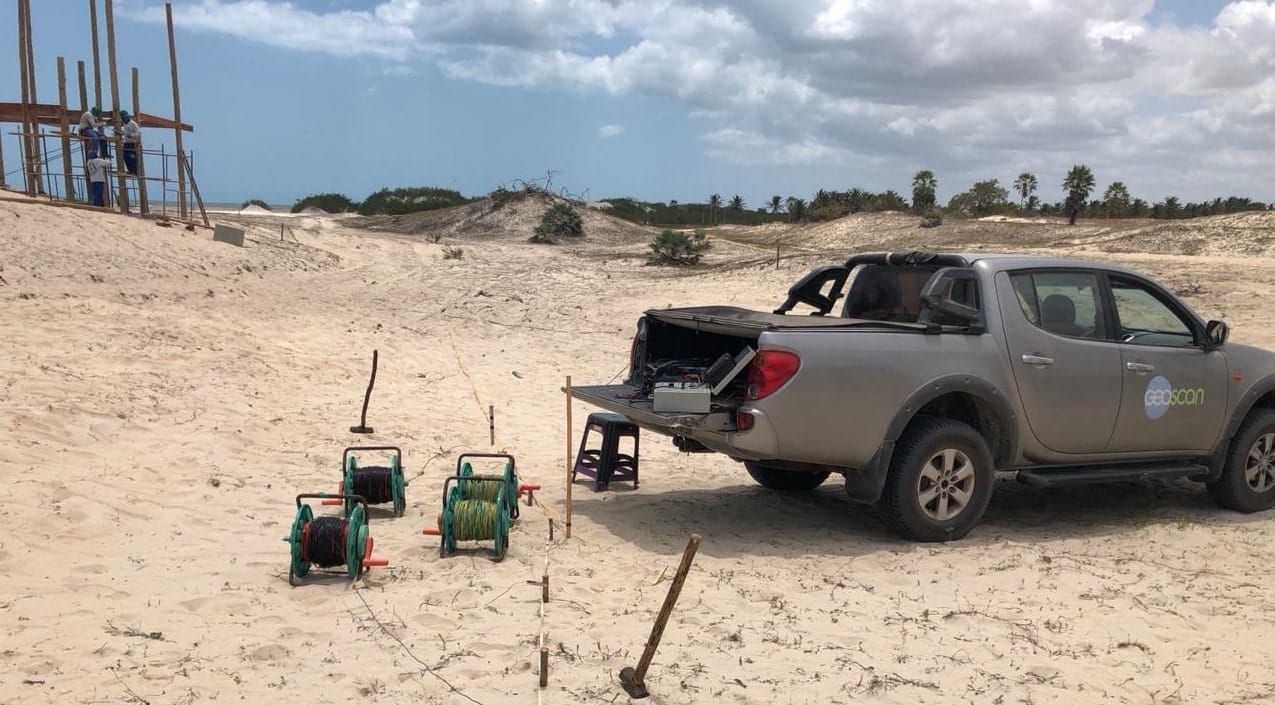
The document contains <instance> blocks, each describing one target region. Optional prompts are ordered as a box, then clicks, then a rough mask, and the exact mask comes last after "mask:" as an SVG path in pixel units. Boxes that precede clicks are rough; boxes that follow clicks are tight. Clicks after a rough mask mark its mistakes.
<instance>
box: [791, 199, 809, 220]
mask: <svg viewBox="0 0 1275 705" xmlns="http://www.w3.org/2000/svg"><path fill="white" fill-rule="evenodd" d="M805 219H806V199H804V198H797V197H796V196H789V197H788V220H789V221H790V222H793V223H796V222H799V221H804V220H805Z"/></svg>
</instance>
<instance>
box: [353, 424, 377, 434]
mask: <svg viewBox="0 0 1275 705" xmlns="http://www.w3.org/2000/svg"><path fill="white" fill-rule="evenodd" d="M371 432H372V427H371V426H351V427H350V433H362V434H368V433H371Z"/></svg>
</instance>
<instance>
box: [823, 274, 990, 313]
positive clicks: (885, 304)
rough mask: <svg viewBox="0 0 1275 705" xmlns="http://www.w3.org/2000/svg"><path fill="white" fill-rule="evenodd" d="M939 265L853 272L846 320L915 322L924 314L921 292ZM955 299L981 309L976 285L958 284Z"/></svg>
mask: <svg viewBox="0 0 1275 705" xmlns="http://www.w3.org/2000/svg"><path fill="white" fill-rule="evenodd" d="M939 269H941V267H939V266H928V265H921V266H903V267H900V266H893V265H862V266H860V267H857V268H856V269H855V271H854V272H852V273H851V282H850V285H849V288H850V291H849V293H848V294H847V295H846V303H845V307H844V308H843V309H842V311H841V316H842V317H843V318H857V319H860V320H866V321H895V322H899V323H915V322H916V321H917V317H918V316H920V314H921V292H922V291H923V290H924V289H925V285H926V283H927V282H929V281H930V277H931V276H933V275H934V273H935V272H936V271H938V270H939ZM956 287H957V288H956V289H954V290H953V292H952V295H953V298H955V299H956V300H958V301H960V302H961V303H965V304H967V305H969V306H974V307H977V306H978V296H977V291H976V288H975V287H974V286H973V282H969V281H962V282H957V285H956Z"/></svg>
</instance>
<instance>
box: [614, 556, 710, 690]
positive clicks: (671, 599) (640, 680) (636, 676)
mask: <svg viewBox="0 0 1275 705" xmlns="http://www.w3.org/2000/svg"><path fill="white" fill-rule="evenodd" d="M698 550H699V534H691V540H690V541H688V542H687V543H686V550H685V551H683V552H682V564H681V565H679V566H678V567H677V574H676V575H674V576H673V584H672V585H670V586H669V589H668V595H667V596H665V598H664V606H663V607H661V608H660V615H659V616H658V617H656V618H655V625H654V626H652V627H651V636H649V637H647V639H646V648H645V649H643V650H642V660H640V661H638V665H637V668H633V667H632V666H625V667H624V668H623V669H621V670H620V686H621V687H623V688H624V692H626V693H628V694H629V697H630V698H633V699H635V700H638V699H641V698H645V697H647V696H648V695H650V693H649V692H647V690H646V670H647V669H648V668H650V667H651V659H653V658H655V649H656V647H658V646H659V645H660V637H662V636H664V626H665V625H666V624H668V618H669V616H671V615H672V614H673V606H674V605H676V604H677V597H678V595H681V594H682V583H684V582H686V574H687V573H689V572H690V571H691V562H692V561H694V560H695V552H696V551H698Z"/></svg>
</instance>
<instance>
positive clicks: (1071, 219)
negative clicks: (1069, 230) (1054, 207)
mask: <svg viewBox="0 0 1275 705" xmlns="http://www.w3.org/2000/svg"><path fill="white" fill-rule="evenodd" d="M1062 185H1063V190H1064V191H1066V192H1067V212H1068V213H1069V215H1068V217H1067V223H1068V224H1069V225H1075V224H1076V218H1077V217H1078V216H1079V215H1080V211H1082V210H1084V208H1085V202H1086V201H1088V200H1089V194H1090V193H1092V192H1093V187H1094V178H1093V172H1092V171H1090V170H1089V167H1087V166H1085V165H1084V164H1077V165H1075V166H1073V167H1072V168H1071V171H1069V172H1067V178H1065V179H1063V184H1062Z"/></svg>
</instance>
